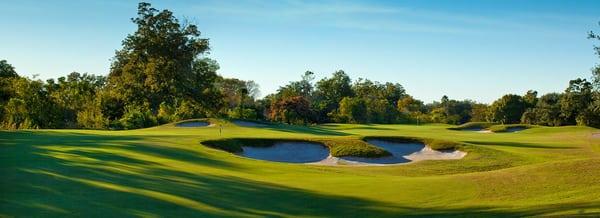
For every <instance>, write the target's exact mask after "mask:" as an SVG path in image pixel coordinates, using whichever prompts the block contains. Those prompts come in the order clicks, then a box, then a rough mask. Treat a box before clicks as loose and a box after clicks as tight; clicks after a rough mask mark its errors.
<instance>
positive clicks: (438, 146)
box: [363, 136, 462, 150]
mask: <svg viewBox="0 0 600 218" xmlns="http://www.w3.org/2000/svg"><path fill="white" fill-rule="evenodd" d="M363 140H364V141H367V140H383V141H390V142H397V143H415V142H416V143H423V144H425V145H427V146H428V147H430V148H431V149H433V150H450V149H455V150H460V149H459V148H460V147H461V145H462V144H460V143H458V142H453V141H447V140H440V139H429V138H418V137H397V136H365V137H363Z"/></svg>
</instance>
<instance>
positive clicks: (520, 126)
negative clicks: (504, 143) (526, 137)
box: [489, 124, 534, 133]
mask: <svg viewBox="0 0 600 218" xmlns="http://www.w3.org/2000/svg"><path fill="white" fill-rule="evenodd" d="M533 127H534V126H532V125H527V124H505V125H493V126H491V127H490V128H489V129H490V131H492V132H496V133H501V132H509V131H510V130H511V129H522V130H525V129H529V128H533Z"/></svg>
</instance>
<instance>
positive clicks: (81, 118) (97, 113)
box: [77, 105, 108, 129]
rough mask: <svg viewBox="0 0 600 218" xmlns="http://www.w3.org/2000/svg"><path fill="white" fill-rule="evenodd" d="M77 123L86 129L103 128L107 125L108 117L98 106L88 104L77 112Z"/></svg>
mask: <svg viewBox="0 0 600 218" xmlns="http://www.w3.org/2000/svg"><path fill="white" fill-rule="evenodd" d="M77 125H78V126H79V127H83V128H86V129H103V128H105V127H106V126H108V119H107V118H106V117H104V115H103V114H102V110H101V108H100V107H96V106H93V105H90V106H87V107H84V108H83V109H82V110H81V111H79V112H77Z"/></svg>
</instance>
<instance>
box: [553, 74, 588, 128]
mask: <svg viewBox="0 0 600 218" xmlns="http://www.w3.org/2000/svg"><path fill="white" fill-rule="evenodd" d="M591 101H592V84H591V83H590V82H588V81H587V80H586V79H575V80H571V81H569V87H568V88H567V89H566V90H565V93H564V94H563V95H562V96H561V98H560V110H561V117H562V118H563V119H564V121H565V122H566V124H568V125H574V124H576V123H577V121H578V120H579V119H580V118H579V117H578V116H579V115H580V114H581V113H582V112H583V111H584V110H586V109H587V107H588V105H589V104H590V102H591ZM579 121H580V123H583V122H582V121H583V120H579Z"/></svg>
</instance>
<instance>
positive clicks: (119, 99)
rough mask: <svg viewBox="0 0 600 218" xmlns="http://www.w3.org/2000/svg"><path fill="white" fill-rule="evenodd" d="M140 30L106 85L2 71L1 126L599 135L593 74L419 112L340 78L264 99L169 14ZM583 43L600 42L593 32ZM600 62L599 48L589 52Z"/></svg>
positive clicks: (101, 80) (410, 101) (402, 96)
mask: <svg viewBox="0 0 600 218" xmlns="http://www.w3.org/2000/svg"><path fill="white" fill-rule="evenodd" d="M132 22H133V23H135V24H136V25H137V30H136V31H135V32H134V33H131V34H129V35H128V36H127V37H126V38H125V39H124V40H123V42H122V48H121V49H119V50H117V51H116V52H115V56H114V58H113V59H112V64H111V67H110V72H109V74H108V75H107V76H98V75H92V74H87V73H83V74H81V73H78V72H73V73H70V74H69V75H67V76H65V77H60V78H58V79H56V80H55V79H49V80H46V81H41V80H39V79H35V78H33V79H32V78H27V77H22V76H19V75H18V74H17V72H16V70H15V68H14V67H13V66H11V65H10V64H9V63H8V62H7V61H6V60H2V61H0V119H1V120H0V121H1V122H0V126H1V127H2V128H4V129H28V128H88V129H136V128H143V127H150V126H155V125H159V124H164V123H169V122H174V121H178V120H184V119H191V118H204V117H219V118H231V119H249V120H266V121H271V122H281V123H288V124H313V123H328V122H337V123H415V124H418V123H447V124H462V123H465V122H471V121H485V122H497V123H505V124H511V123H526V124H536V125H546V126H561V125H587V126H593V127H600V65H597V66H595V67H594V68H593V69H592V77H591V79H590V80H587V79H582V78H577V79H574V80H571V81H569V83H568V85H567V87H566V89H565V91H564V92H562V93H548V94H545V95H542V96H538V93H537V92H536V91H528V92H527V93H523V94H522V95H516V94H507V95H504V96H502V97H501V98H499V99H498V100H496V101H494V102H493V103H491V104H489V105H488V104H483V103H477V102H474V101H471V100H454V99H450V98H448V97H447V96H443V97H442V98H441V99H440V101H434V102H432V103H427V104H425V103H424V102H423V101H420V100H418V99H415V98H414V97H412V96H410V95H409V94H407V93H406V90H405V89H404V88H403V87H402V85H400V84H398V83H391V82H385V83H381V82H377V81H371V80H369V79H364V78H358V79H356V80H352V79H351V78H350V77H349V76H348V75H347V74H346V73H345V72H344V71H343V70H339V71H336V72H334V73H333V74H332V75H331V76H329V77H326V78H323V79H321V80H318V81H315V76H314V73H313V72H311V71H307V72H305V73H303V74H302V75H301V77H300V78H299V80H298V81H291V82H289V83H288V84H286V85H284V86H281V87H280V88H279V89H278V90H277V91H276V92H275V93H273V94H269V95H267V96H266V97H264V98H260V99H259V98H258V96H259V95H260V93H259V88H258V85H257V84H256V83H255V82H253V81H244V80H239V79H235V78H224V77H222V76H220V75H219V74H217V71H218V69H219V65H218V63H217V62H216V61H215V60H212V59H209V58H207V57H206V55H207V53H208V52H209V50H210V48H209V40H208V39H205V38H202V37H201V34H200V31H199V30H198V28H197V26H196V25H193V24H188V23H186V22H180V21H179V20H178V19H177V18H176V17H175V16H174V15H173V13H172V12H171V11H169V10H157V9H155V8H152V7H151V5H150V4H149V3H143V2H142V3H140V4H139V6H138V13H137V17H135V18H132ZM588 38H590V39H593V40H600V36H599V35H597V34H595V33H594V32H590V33H589V36H588ZM594 50H595V51H596V55H598V57H600V47H598V46H595V47H594Z"/></svg>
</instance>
